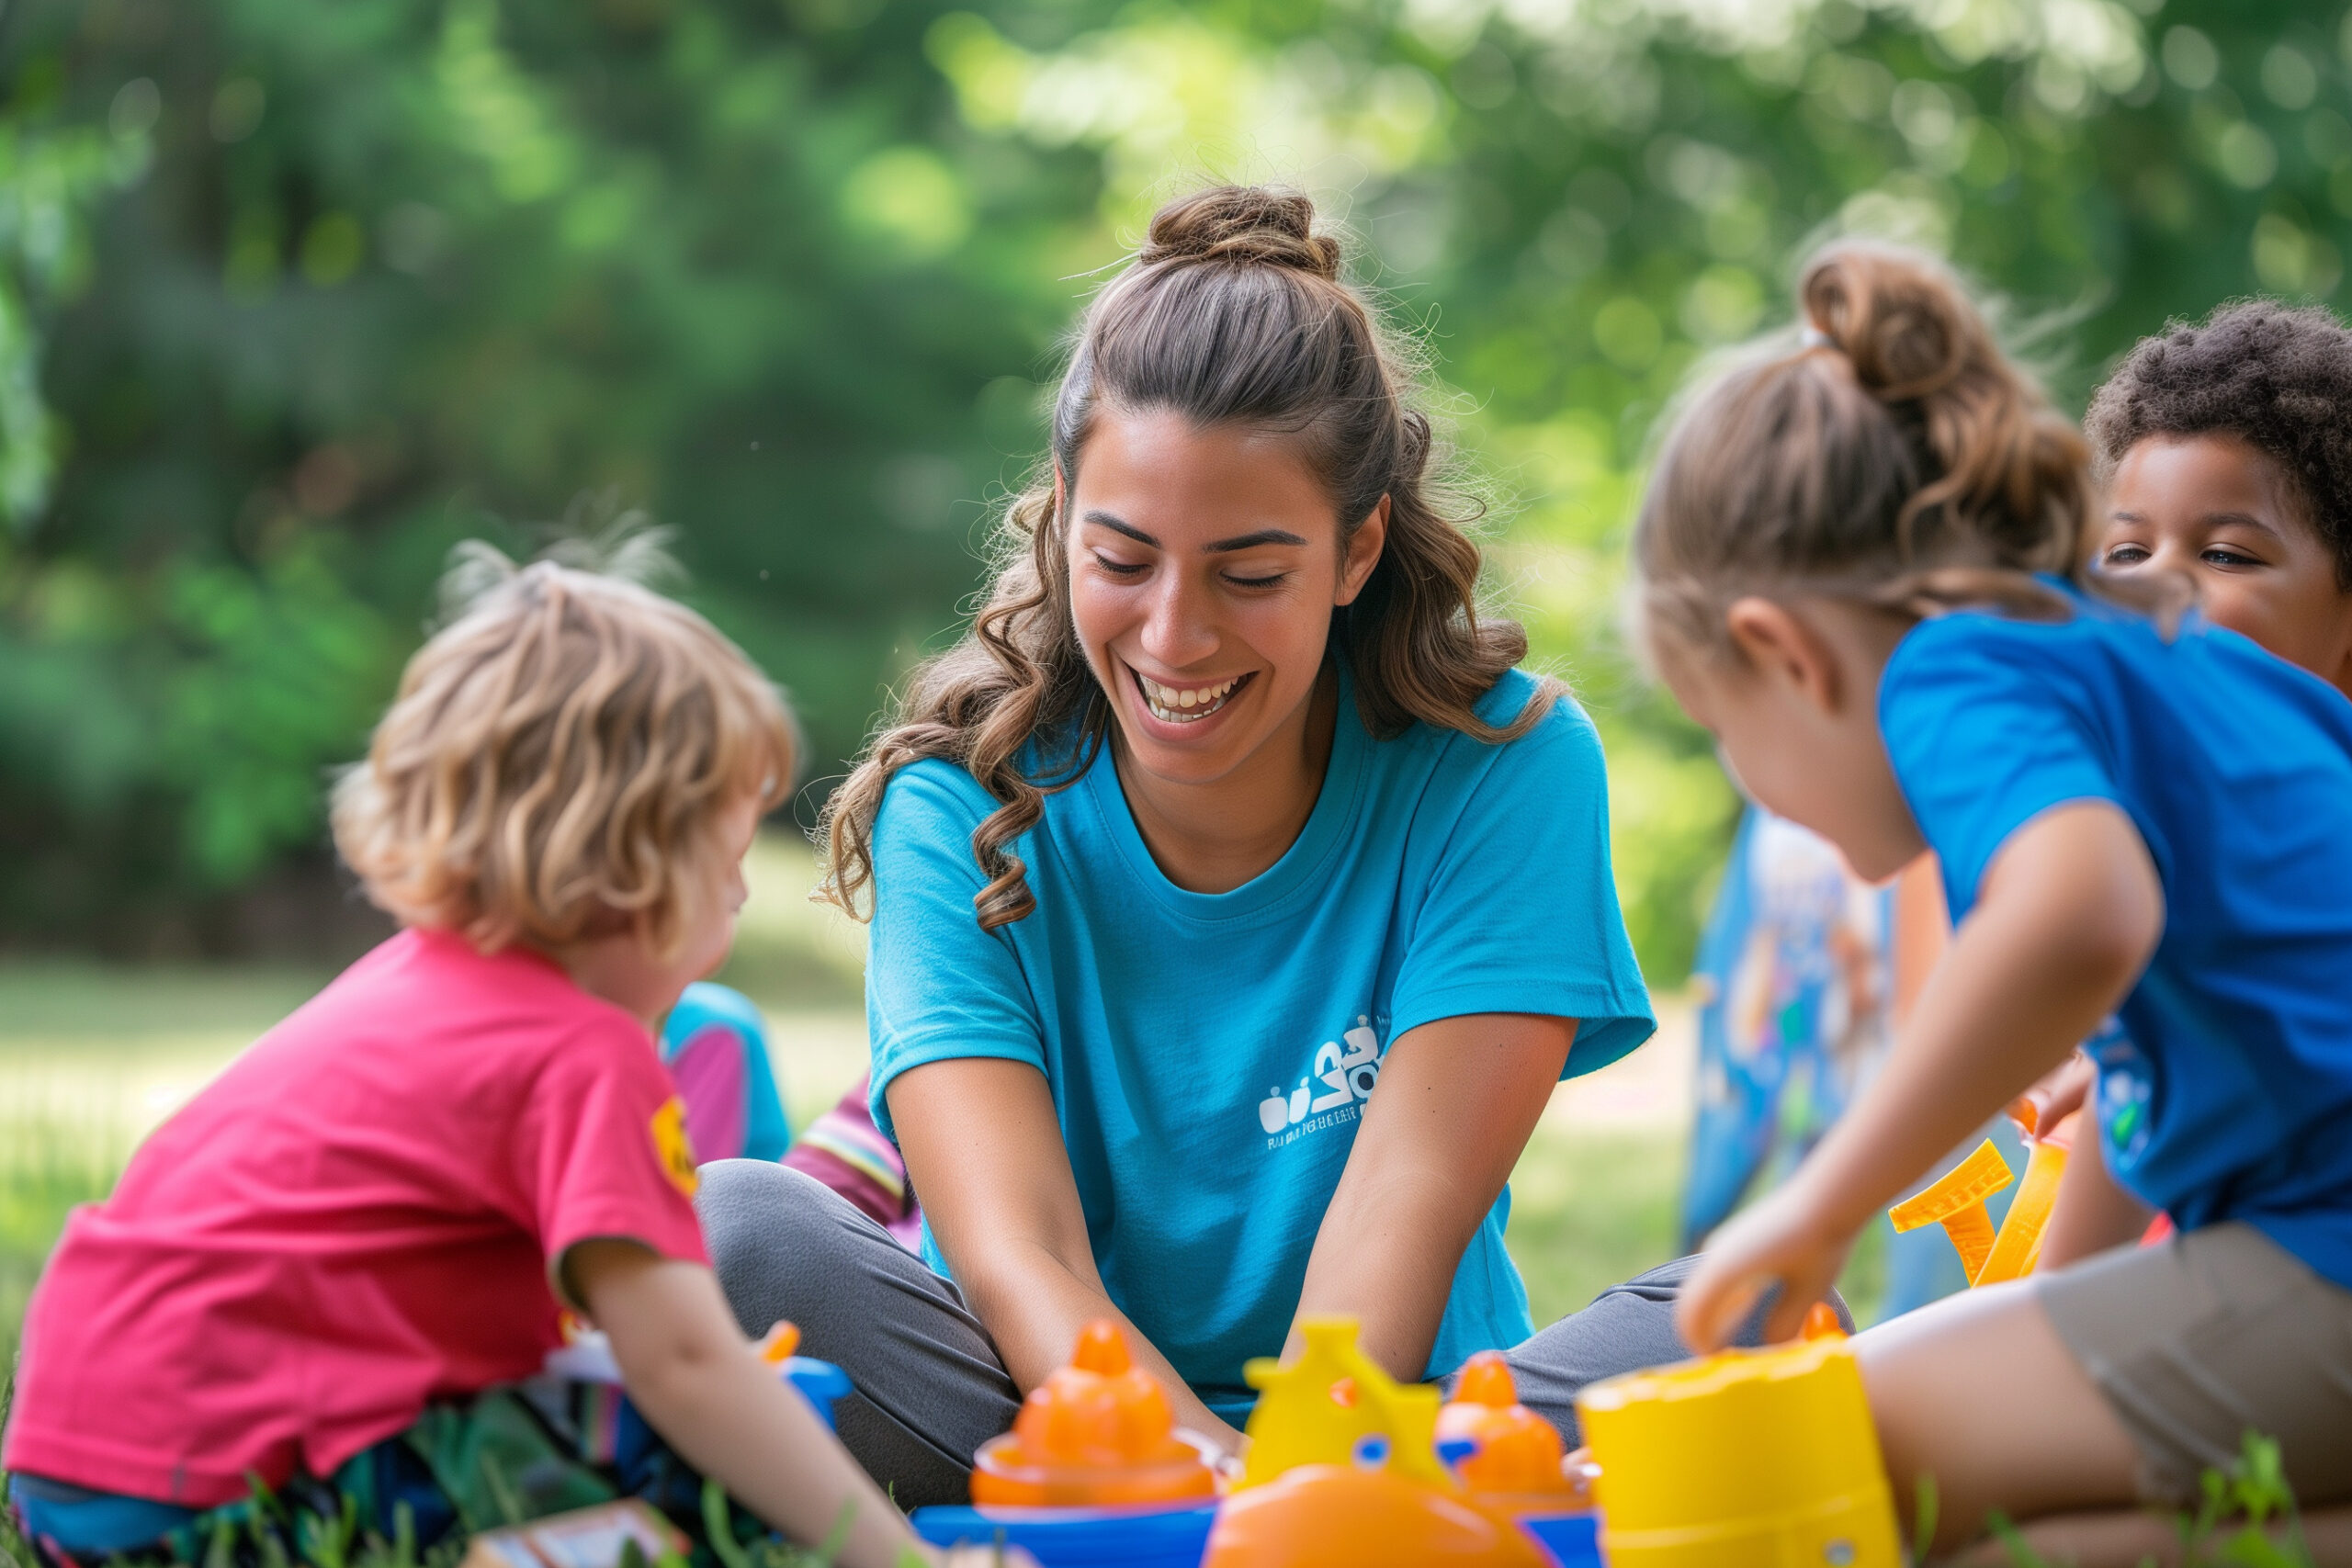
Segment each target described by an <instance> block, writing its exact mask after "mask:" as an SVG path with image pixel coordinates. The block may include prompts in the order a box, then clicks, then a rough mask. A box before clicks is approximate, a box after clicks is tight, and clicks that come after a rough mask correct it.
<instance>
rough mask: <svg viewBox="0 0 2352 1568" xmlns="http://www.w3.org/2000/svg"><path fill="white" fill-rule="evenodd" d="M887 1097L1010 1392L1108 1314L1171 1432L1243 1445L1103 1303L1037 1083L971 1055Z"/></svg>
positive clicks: (921, 1071) (908, 1081)
mask: <svg viewBox="0 0 2352 1568" xmlns="http://www.w3.org/2000/svg"><path fill="white" fill-rule="evenodd" d="M888 1095H889V1100H890V1111H891V1114H892V1116H893V1117H894V1118H895V1119H896V1121H897V1122H898V1128H899V1147H900V1148H901V1149H903V1150H904V1151H905V1153H906V1156H907V1172H908V1174H909V1175H910V1177H912V1178H913V1180H914V1186H915V1190H916V1191H918V1192H920V1193H922V1195H923V1207H924V1211H925V1213H926V1214H927V1215H928V1217H929V1224H930V1226H931V1233H932V1235H933V1237H934V1238H935V1239H936V1240H937V1241H938V1243H939V1247H940V1250H941V1251H943V1252H944V1253H945V1254H946V1255H947V1261H948V1265H949V1267H950V1268H951V1269H953V1270H954V1272H955V1275H956V1281H957V1283H958V1284H959V1285H961V1286H962V1288H963V1291H964V1297H965V1300H967V1302H969V1303H971V1307H972V1312H973V1314H974V1315H976V1316H977V1317H978V1318H979V1320H980V1322H981V1324H982V1325H985V1326H986V1327H987V1329H988V1331H989V1337H990V1338H992V1339H994V1340H995V1341H996V1349H997V1355H998V1356H999V1357H1001V1359H1003V1361H1004V1370H1005V1371H1008V1372H1010V1373H1012V1381H1013V1382H1014V1383H1015V1384H1016V1385H1017V1386H1019V1387H1020V1389H1021V1390H1022V1391H1023V1393H1026V1392H1028V1391H1029V1390H1030V1389H1033V1388H1035V1387H1036V1386H1037V1385H1038V1384H1039V1383H1041V1382H1045V1381H1046V1377H1047V1376H1049V1375H1050V1374H1051V1373H1052V1372H1053V1371H1054V1369H1055V1368H1057V1367H1058V1366H1061V1365H1063V1364H1064V1363H1065V1362H1067V1361H1068V1360H1069V1355H1070V1350H1071V1348H1073V1347H1075V1346H1076V1345H1077V1343H1078V1336H1079V1332H1080V1330H1081V1329H1083V1328H1084V1327H1085V1326H1086V1325H1088V1324H1089V1323H1091V1322H1093V1321H1094V1320H1095V1319H1096V1318H1101V1317H1107V1318H1111V1319H1114V1320H1115V1321H1116V1322H1117V1323H1118V1324H1119V1325H1120V1326H1121V1328H1122V1329H1123V1330H1124V1331H1125V1334H1126V1337H1127V1349H1128V1352H1129V1353H1130V1354H1131V1355H1133V1356H1134V1357H1135V1359H1136V1364H1137V1365H1139V1366H1141V1367H1142V1368H1143V1369H1144V1370H1145V1371H1148V1372H1150V1373H1151V1375H1152V1376H1153V1377H1155V1378H1158V1379H1159V1385H1160V1387H1162V1388H1163V1389H1165V1390H1167V1392H1168V1399H1169V1403H1170V1404H1171V1405H1172V1406H1173V1407H1174V1409H1175V1411H1176V1419H1177V1421H1178V1423H1179V1424H1180V1425H1182V1426H1185V1427H1192V1428H1193V1430H1194V1431H1197V1432H1199V1433H1200V1434H1201V1435H1202V1436H1203V1437H1204V1438H1210V1439H1212V1440H1213V1441H1215V1442H1217V1443H1219V1444H1221V1445H1223V1446H1225V1447H1226V1448H1227V1450H1228V1451H1230V1450H1232V1449H1234V1448H1235V1447H1236V1446H1238V1443H1239V1441H1240V1434H1239V1433H1238V1432H1236V1431H1234V1429H1233V1428H1232V1427H1228V1426H1227V1425H1226V1424H1225V1423H1224V1422H1222V1421H1220V1420H1218V1419H1217V1418H1216V1416H1214V1415H1212V1414H1211V1413H1210V1411H1209V1408H1208V1406H1207V1405H1205V1404H1202V1403H1201V1401H1200V1399H1199V1398H1198V1396H1196V1395H1195V1394H1194V1393H1193V1391H1192V1390H1191V1388H1189V1387H1188V1386H1186V1384H1185V1382H1184V1380H1183V1379H1182V1378H1181V1377H1179V1376H1177V1375H1176V1369H1175V1368H1174V1367H1172V1366H1170V1364H1169V1361H1168V1358H1167V1357H1165V1356H1163V1355H1161V1354H1160V1353H1159V1348H1158V1347H1157V1346H1155V1345H1153V1344H1152V1343H1151V1342H1150V1341H1149V1340H1148V1339H1146V1338H1145V1337H1143V1336H1142V1335H1141V1334H1138V1333H1136V1328H1135V1325H1133V1324H1131V1323H1129V1322H1128V1321H1127V1320H1126V1316H1125V1314H1123V1313H1121V1312H1120V1311H1119V1309H1118V1308H1117V1307H1115V1306H1114V1305H1112V1304H1111V1297H1110V1293H1109V1292H1106V1291H1105V1290H1103V1276H1102V1275H1101V1274H1100V1273H1099V1272H1097V1270H1096V1269H1095V1267H1094V1252H1093V1244H1092V1242H1091V1239H1090V1237H1089V1236H1088V1235H1087V1229H1086V1216H1085V1213H1084V1211H1083V1210H1082V1209H1081V1208H1080V1204H1079V1201H1078V1184H1077V1182H1076V1180H1075V1179H1073V1178H1072V1177H1071V1175H1070V1168H1069V1150H1068V1149H1067V1148H1065V1147H1064V1146H1063V1144H1062V1135H1061V1126H1060V1124H1059V1123H1058V1122H1057V1121H1056V1120H1055V1117H1054V1102H1053V1097H1052V1095H1051V1094H1050V1093H1049V1092H1048V1090H1047V1089H1046V1079H1045V1076H1044V1075H1043V1074H1041V1073H1039V1072H1038V1071H1037V1070H1036V1069H1035V1067H1032V1066H1028V1065H1026V1064H1025V1063H1021V1062H1010V1061H1001V1060H995V1059H990V1058H986V1057H974V1058H968V1059H958V1060H951V1061H945V1062H934V1063H933V1064H931V1065H930V1066H922V1067H917V1068H914V1069H913V1070H912V1071H910V1072H907V1073H904V1074H901V1075H900V1076H899V1077H898V1078H897V1079H896V1080H894V1081H893V1082H892V1083H891V1085H890V1087H889V1089H888Z"/></svg>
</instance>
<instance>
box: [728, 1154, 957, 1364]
mask: <svg viewBox="0 0 2352 1568" xmlns="http://www.w3.org/2000/svg"><path fill="white" fill-rule="evenodd" d="M700 1176H701V1180H700V1184H699V1186H698V1187H697V1189H696V1190H695V1217H696V1218H698V1219H699V1220H700V1221H701V1222H702V1235H703V1246H704V1247H705V1248H707V1250H708V1252H709V1254H710V1263H711V1267H712V1269H715V1270H716V1271H717V1272H718V1283H719V1288H720V1289H721V1290H723V1291H724V1292H726V1293H727V1303H728V1305H729V1306H730V1307H732V1308H733V1309H734V1312H735V1317H736V1321H737V1322H738V1323H739V1324H740V1325H741V1326H742V1329H743V1332H744V1333H746V1334H749V1335H755V1336H756V1335H760V1334H764V1333H765V1332H767V1329H768V1326H769V1325H771V1324H773V1323H774V1322H775V1320H776V1319H777V1318H779V1317H789V1318H791V1319H792V1320H793V1321H794V1322H796V1323H798V1324H800V1325H801V1326H802V1327H803V1328H804V1329H807V1328H811V1327H813V1326H815V1325H814V1324H813V1323H811V1322H809V1318H808V1315H807V1314H811V1313H812V1312H814V1311H816V1310H817V1309H818V1308H819V1306H820V1304H821V1300H822V1298H823V1297H825V1296H826V1295H829V1294H830V1293H831V1292H829V1291H828V1290H826V1289H825V1283H826V1282H827V1281H833V1282H838V1281H840V1280H842V1279H843V1278H845V1277H846V1276H847V1275H849V1274H850V1273H852V1272H854V1271H856V1270H858V1269H861V1268H862V1267H863V1264H862V1263H861V1260H860V1255H861V1254H862V1253H865V1252H867V1251H869V1250H870V1249H871V1248H872V1247H873V1245H874V1242H875V1241H876V1239H878V1240H879V1241H881V1242H882V1243H883V1244H884V1245H885V1246H887V1247H888V1248H889V1249H890V1251H891V1252H893V1253H896V1254H897V1255H898V1256H899V1257H901V1258H905V1257H907V1254H906V1251H905V1249H904V1248H902V1247H899V1246H898V1244H897V1243H895V1242H893V1241H891V1240H890V1238H889V1235H888V1233H886V1232H884V1231H882V1230H881V1229H880V1228H879V1227H878V1226H876V1225H875V1224H874V1222H873V1221H871V1220H870V1219H868V1218H866V1216H865V1214H863V1213H859V1211H858V1210H857V1208H856V1207H855V1205H854V1204H852V1203H850V1202H849V1201H846V1200H845V1199H843V1198H842V1196H841V1195H840V1194H839V1193H837V1192H835V1191H833V1190H832V1189H831V1188H829V1187H827V1186H826V1185H825V1184H824V1183H823V1182H821V1181H819V1180H817V1179H814V1178H813V1177H809V1176H806V1175H803V1174H802V1173H801V1172H799V1171H797V1170H793V1169H791V1168H787V1167H785V1166H780V1165H772V1164H770V1163H768V1162H767V1161H765V1160H755V1159H722V1160H713V1161H712V1162H711V1163H710V1164H708V1165H706V1166H704V1167H703V1168H702V1170H701V1173H700ZM865 1231H871V1232H873V1235H871V1236H868V1235H863V1234H862V1233H863V1232H865ZM909 1261H913V1259H911V1258H909Z"/></svg>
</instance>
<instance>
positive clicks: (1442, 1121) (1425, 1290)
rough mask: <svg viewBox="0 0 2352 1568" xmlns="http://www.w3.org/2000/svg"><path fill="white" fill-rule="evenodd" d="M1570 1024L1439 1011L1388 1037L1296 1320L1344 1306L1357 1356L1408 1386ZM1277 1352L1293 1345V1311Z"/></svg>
mask: <svg viewBox="0 0 2352 1568" xmlns="http://www.w3.org/2000/svg"><path fill="white" fill-rule="evenodd" d="M1576 1037H1577V1021H1576V1020H1575V1019H1572V1018H1549V1017H1544V1016H1542V1015H1539V1014H1532V1013H1478V1014H1472V1015H1468V1016H1465V1017H1462V1018H1449V1019H1442V1020H1440V1021H1437V1022H1435V1023H1427V1024H1423V1025H1422V1026H1421V1027H1420V1028H1419V1029H1415V1030H1410V1031H1408V1032H1406V1033H1404V1034H1402V1035H1400V1036H1398V1037H1397V1040H1396V1042H1395V1043H1393V1044H1391V1045H1390V1046H1389V1048H1388V1055H1387V1056H1386V1057H1385V1059H1384V1060H1383V1062H1382V1065H1381V1068H1380V1081H1379V1083H1378V1085H1377V1086H1375V1087H1374V1089H1373V1092H1372V1098H1371V1099H1370V1100H1366V1101H1365V1102H1364V1110H1363V1125H1362V1126H1361V1127H1359V1128H1358V1129H1357V1130H1356V1141H1355V1146H1354V1147H1353V1148H1352V1149H1351V1150H1350V1151H1349V1153H1348V1165H1347V1169H1346V1170H1345V1171H1343V1172H1342V1173H1341V1174H1340V1185H1339V1189H1338V1190H1336V1191H1335V1192H1333V1193H1332V1195H1331V1203H1330V1207H1329V1208H1328V1209H1326V1210H1324V1212H1323V1224H1322V1225H1321V1226H1320V1228H1318V1229H1317V1232H1316V1234H1315V1250H1314V1252H1313V1253H1312V1254H1311V1255H1310V1256H1309V1257H1308V1259H1307V1264H1306V1283H1305V1285H1304V1287H1303V1288H1302V1289H1301V1291H1300V1292H1299V1299H1298V1316H1300V1317H1308V1316H1317V1315H1322V1314H1330V1313H1344V1314H1349V1315H1351V1316H1353V1317H1354V1318H1356V1319H1357V1320H1358V1321H1359V1322H1360V1323H1361V1324H1362V1325H1363V1331H1362V1340H1361V1343H1362V1344H1363V1350H1364V1354H1366V1355H1368V1356H1370V1357H1371V1358H1372V1359H1374V1360H1375V1361H1377V1362H1379V1363H1380V1364H1381V1365H1382V1366H1383V1367H1385V1368H1386V1369H1387V1370H1388V1371H1389V1373H1390V1375H1391V1376H1393V1377H1396V1378H1397V1379H1398V1380H1399V1381H1400V1382H1419V1381H1420V1379H1421V1374H1422V1373H1423V1372H1424V1371H1426V1370H1427V1369H1428V1366H1429V1359H1430V1347H1431V1346H1433V1345H1434V1344H1436V1342H1437V1326H1438V1322H1439V1320H1440V1319H1442V1317H1444V1315H1445V1303H1446V1298H1447V1297H1448V1296H1449V1295H1450V1294H1451V1293H1452V1292H1453V1275H1454V1271H1455V1270H1456V1269H1459V1268H1460V1267H1461V1265H1462V1252H1463V1249H1464V1247H1468V1246H1469V1245H1470V1238H1471V1236H1472V1235H1476V1232H1477V1229H1478V1225H1479V1223H1480V1222H1481V1221H1483V1220H1484V1219H1485V1218H1486V1217H1487V1211H1488V1210H1489V1209H1492V1208H1493V1207H1494V1206H1495V1199H1496V1196H1497V1195H1498V1194H1499V1193H1500V1192H1501V1191H1502V1190H1503V1183H1504V1182H1505V1181H1508V1180H1509V1179H1510V1171H1511V1167H1512V1166H1514V1165H1516V1164H1518V1163H1519V1156H1520V1152H1521V1150H1522V1149H1524V1148H1526V1146H1527V1139H1528V1135H1529V1134H1531V1133H1532V1132H1533V1131H1534V1130H1535V1122H1536V1118H1538V1117H1540V1116H1541V1115H1543V1114H1544V1105H1545V1104H1546V1103H1547V1102H1548V1101H1549V1100H1551V1098H1552V1089H1553V1086H1554V1085H1555V1084H1557V1083H1558V1082H1559V1081H1560V1070H1561V1068H1562V1067H1563V1066H1565V1065H1566V1062H1567V1059H1568V1047H1569V1045H1570V1044H1571V1043H1574V1041H1575V1040H1576ZM1299 1345H1300V1338H1299V1334H1298V1330H1297V1328H1296V1326H1295V1319H1294V1326H1293V1328H1292V1330H1291V1343H1290V1345H1289V1346H1288V1347H1287V1348H1286V1350H1285V1354H1291V1353H1295V1351H1296V1350H1297V1349H1298V1348H1299Z"/></svg>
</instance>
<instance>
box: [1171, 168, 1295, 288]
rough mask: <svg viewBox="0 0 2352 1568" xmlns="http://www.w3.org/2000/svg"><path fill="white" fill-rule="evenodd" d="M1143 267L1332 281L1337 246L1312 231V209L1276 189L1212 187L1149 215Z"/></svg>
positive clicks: (1293, 191)
mask: <svg viewBox="0 0 2352 1568" xmlns="http://www.w3.org/2000/svg"><path fill="white" fill-rule="evenodd" d="M1136 260H1137V261H1138V262H1139V263H1141V264H1142V265H1145V266H1156V265H1162V264H1167V263H1183V262H1203V261H1239V262H1258V263H1261V264H1263V265H1268V266H1286V267H1292V268H1295V270H1297V271H1300V272H1311V273H1313V274H1315V275H1316V276H1317V277H1326V278H1330V279H1332V280H1334V281H1336V280H1337V279H1338V278H1339V276H1340V242H1339V241H1338V240H1336V239H1334V238H1332V237H1331V236H1330V235H1329V234H1318V233H1317V232H1316V231H1315V203H1314V202H1313V201H1312V200H1310V199H1309V198H1308V197H1306V196H1305V195H1304V194H1302V193H1300V192H1298V191H1295V190H1284V189H1283V188H1281V187H1280V186H1216V187H1214V188H1212V189H1209V190H1204V191H1198V192H1195V193H1194V194H1193V195H1191V196H1187V197H1179V198H1177V199H1176V200H1174V201H1171V202H1170V203H1169V204H1168V205H1167V206H1165V207H1163V208H1161V209H1159V211H1158V212H1156V213H1154V214H1152V218H1151V233H1150V237H1149V238H1148V239H1147V240H1146V241H1145V242H1144V247H1143V251H1142V253H1141V254H1139V255H1138V256H1137V257H1136Z"/></svg>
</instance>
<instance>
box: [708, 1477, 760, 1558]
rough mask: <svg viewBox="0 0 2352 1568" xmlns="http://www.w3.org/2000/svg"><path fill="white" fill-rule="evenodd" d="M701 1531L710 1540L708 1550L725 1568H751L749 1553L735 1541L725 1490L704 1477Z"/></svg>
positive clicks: (733, 1526) (733, 1525)
mask: <svg viewBox="0 0 2352 1568" xmlns="http://www.w3.org/2000/svg"><path fill="white" fill-rule="evenodd" d="M702 1524H703V1531H704V1533H705V1534H706V1535H707V1537H708V1538H709V1540H710V1550H711V1551H713V1552H714V1553H716V1554H717V1555H718V1561H719V1562H721V1563H722V1564H724V1565H725V1568H752V1556H751V1553H749V1552H747V1551H744V1550H743V1545H742V1543H741V1541H739V1540H736V1539H735V1523H734V1520H733V1518H732V1517H730V1516H729V1510H728V1506H727V1489H726V1488H725V1487H723V1486H721V1485H719V1484H718V1482H716V1481H713V1480H711V1479H709V1478H708V1477H707V1476H706V1477H704V1479H703V1483H702Z"/></svg>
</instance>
